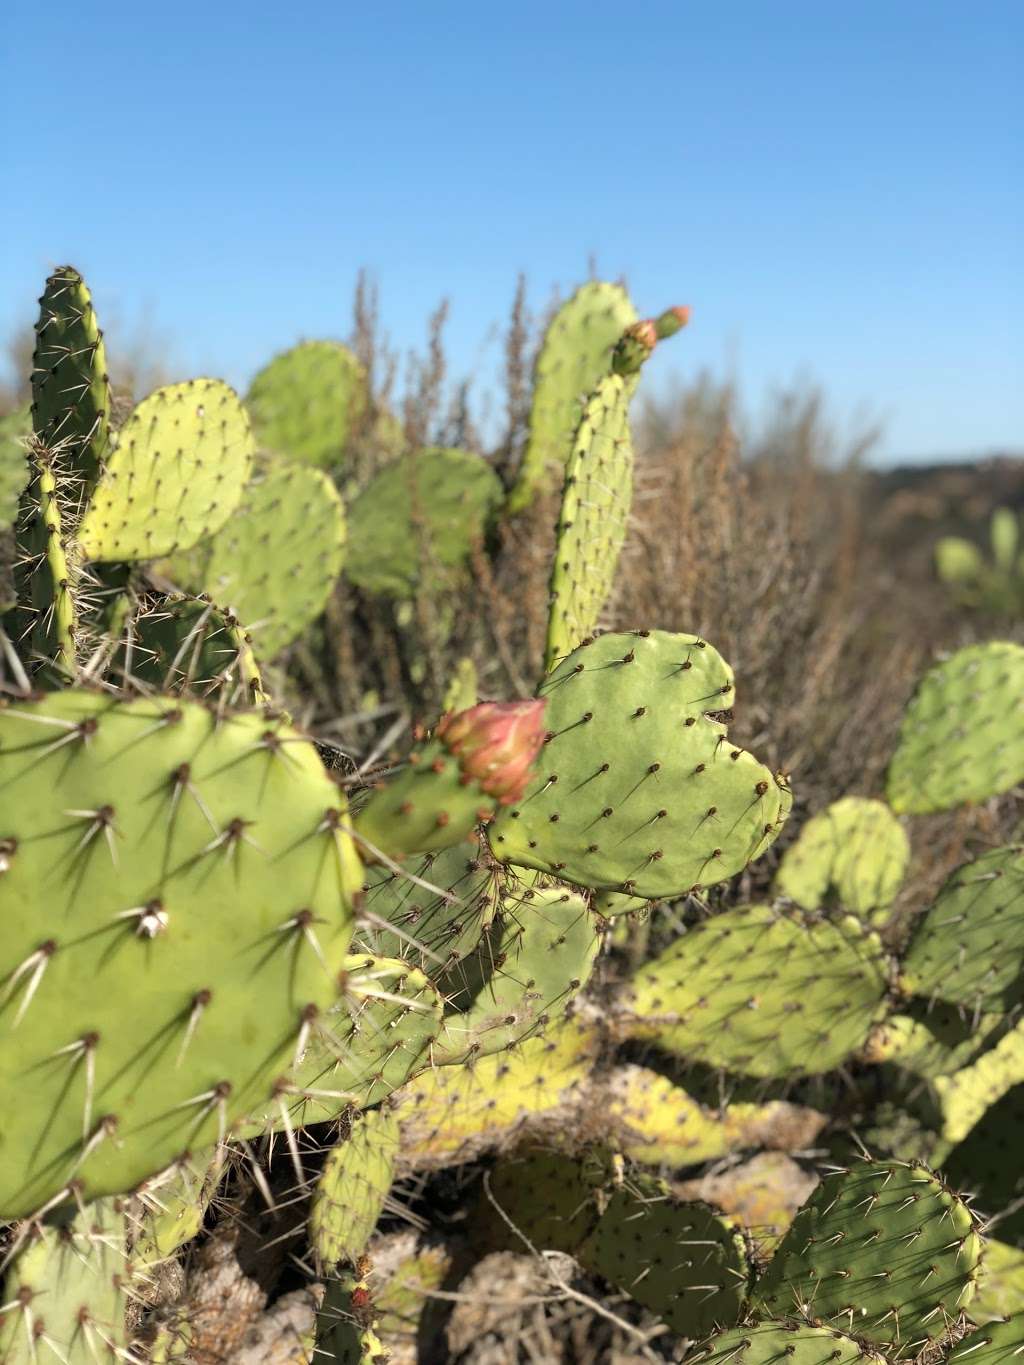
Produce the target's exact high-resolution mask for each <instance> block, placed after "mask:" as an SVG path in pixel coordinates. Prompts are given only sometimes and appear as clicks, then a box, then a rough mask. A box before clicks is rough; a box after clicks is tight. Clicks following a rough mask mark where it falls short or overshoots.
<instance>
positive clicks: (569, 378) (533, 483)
mask: <svg viewBox="0 0 1024 1365" xmlns="http://www.w3.org/2000/svg"><path fill="white" fill-rule="evenodd" d="M636 316H637V315H636V309H635V308H634V307H633V305H632V303H631V302H630V298H629V295H628V294H627V293H626V291H625V289H623V288H622V286H621V285H618V284H605V283H604V282H602V281H600V280H592V281H590V283H589V284H585V285H583V286H582V288H580V289H578V290H577V291H576V293H575V294H573V296H572V298H571V299H569V300H568V301H567V302H566V303H564V304H563V305H562V306H561V308H560V309H559V310H558V312H557V313H556V314H555V316H554V318H553V319H552V320H551V323H550V325H549V327H548V330H547V332H546V334H545V336H544V342H543V345H542V346H541V350H540V353H539V355H538V356H537V364H536V367H535V371H534V384H533V403H532V406H531V408H530V435H529V440H528V442H527V445H526V449H525V451H524V452H523V459H522V464H521V465H520V467H519V474H518V477H517V479H516V483H515V487H514V488H513V490H512V493H511V495H510V497H509V509H510V510H511V511H513V512H521V511H522V510H523V509H524V508H526V507H528V506H529V505H530V503H531V502H532V501H533V499H534V498H535V496H536V495H537V493H538V492H540V491H541V490H543V489H545V488H547V487H548V486H550V485H551V484H555V485H556V486H557V481H558V480H560V479H561V477H562V471H563V470H564V468H565V465H566V462H567V461H568V459H569V454H570V451H571V449H572V438H573V433H574V432H575V430H576V428H577V426H578V425H579V421H580V414H581V412H582V407H583V404H584V402H585V401H586V398H587V395H588V394H589V393H591V392H592V391H593V389H594V387H595V385H596V384H597V382H598V380H600V379H601V378H602V377H603V376H604V375H606V374H608V372H609V371H610V369H611V362H612V351H613V350H614V348H615V344H616V342H617V341H618V340H619V338H620V337H621V335H622V333H623V332H624V331H625V329H626V328H627V327H628V326H629V325H630V323H633V322H635V321H636Z"/></svg>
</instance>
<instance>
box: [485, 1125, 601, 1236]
mask: <svg viewBox="0 0 1024 1365" xmlns="http://www.w3.org/2000/svg"><path fill="white" fill-rule="evenodd" d="M495 1204H497V1206H498V1208H499V1209H501V1210H502V1212H503V1213H505V1214H507V1215H508V1217H509V1218H510V1219H511V1220H512V1222H513V1224H514V1225H515V1228H516V1230H517V1231H513V1229H512V1228H510V1227H509V1226H508V1224H507V1223H506V1222H505V1220H504V1219H502V1218H501V1216H500V1215H499V1214H497V1213H496V1212H495V1208H494V1205H495ZM598 1213H599V1210H598V1204H597V1200H596V1198H595V1188H594V1184H593V1182H592V1181H591V1180H590V1179H588V1172H587V1169H586V1166H585V1165H584V1163H582V1162H580V1161H579V1160H577V1159H576V1158H575V1157H571V1156H564V1155H562V1154H561V1153H560V1152H545V1151H534V1152H528V1153H525V1154H523V1155H520V1156H512V1157H506V1158H504V1159H503V1160H501V1161H499V1162H498V1164H497V1165H496V1166H495V1168H494V1170H493V1171H492V1172H491V1174H490V1178H489V1180H488V1189H487V1193H486V1194H485V1195H483V1196H481V1199H480V1202H479V1205H478V1208H477V1213H476V1221H477V1223H478V1224H479V1237H480V1240H482V1242H483V1245H484V1247H486V1249H487V1250H488V1251H496V1250H506V1251H528V1250H529V1249H530V1248H529V1247H528V1246H527V1244H526V1242H524V1241H523V1237H524V1236H525V1237H526V1238H527V1239H528V1241H529V1243H530V1244H532V1247H533V1249H534V1250H535V1251H565V1252H568V1253H569V1254H570V1255H575V1254H576V1253H577V1252H578V1251H579V1248H580V1247H581V1246H582V1244H583V1242H584V1241H585V1240H586V1238H587V1237H588V1236H589V1235H590V1233H591V1232H592V1231H593V1229H594V1227H595V1226H596V1225H597V1219H598ZM517 1232H518V1233H521V1234H522V1236H519V1235H517Z"/></svg>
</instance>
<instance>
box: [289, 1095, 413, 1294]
mask: <svg viewBox="0 0 1024 1365" xmlns="http://www.w3.org/2000/svg"><path fill="white" fill-rule="evenodd" d="M397 1152H398V1122H397V1120H396V1119H395V1117H394V1115H393V1114H390V1113H389V1112H388V1111H387V1110H386V1109H374V1110H371V1111H370V1112H369V1113H366V1114H362V1115H359V1116H353V1117H352V1119H351V1120H350V1122H349V1124H348V1131H347V1133H345V1135H344V1136H343V1138H342V1140H341V1141H340V1142H338V1143H337V1144H336V1145H335V1146H334V1147H332V1148H331V1150H330V1151H329V1152H328V1154H327V1159H326V1161H325V1162H324V1166H323V1170H322V1171H321V1173H320V1179H319V1180H318V1181H317V1186H316V1190H315V1192H314V1194H313V1203H312V1206H311V1208H310V1213H309V1232H310V1238H311V1240H312V1243H313V1250H314V1251H315V1253H316V1257H317V1260H318V1262H319V1263H320V1264H321V1265H324V1266H327V1267H329V1268H334V1267H336V1266H338V1265H339V1264H340V1263H341V1262H342V1261H354V1260H355V1259H356V1257H358V1256H361V1255H362V1254H363V1252H364V1251H365V1250H366V1244H367V1242H368V1241H369V1240H370V1234H371V1233H372V1232H373V1229H374V1228H375V1227H376V1226H377V1219H378V1218H379V1217H380V1215H381V1211H382V1209H383V1208H384V1200H385V1199H386V1198H387V1193H388V1190H389V1189H390V1188H391V1181H392V1179H393V1177H394V1171H395V1157H396V1155H397Z"/></svg>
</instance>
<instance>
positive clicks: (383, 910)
mask: <svg viewBox="0 0 1024 1365" xmlns="http://www.w3.org/2000/svg"><path fill="white" fill-rule="evenodd" d="M409 874H411V875H409ZM497 893H498V877H497V875H496V873H495V871H494V870H493V869H492V868H491V867H490V866H489V865H488V860H487V858H486V855H485V854H484V852H483V851H482V849H481V847H480V842H479V839H478V838H477V836H476V835H475V834H471V835H470V836H469V838H468V839H463V841H462V842H461V843H459V844H453V845H452V847H451V848H445V849H441V850H440V852H438V853H428V854H427V856H426V857H425V858H423V859H422V860H420V861H419V862H415V863H412V864H411V865H410V866H409V867H408V868H407V869H404V870H400V871H397V872H393V871H392V870H391V869H390V868H388V867H382V866H379V865H378V866H374V867H371V868H368V869H367V876H366V895H365V897H364V899H363V904H362V909H361V912H360V924H359V928H358V930H357V935H358V938H357V941H358V944H359V946H360V947H365V948H366V949H367V950H368V951H369V952H371V953H379V954H381V955H383V956H387V957H395V958H404V959H405V960H406V961H408V962H414V963H415V964H416V965H417V967H419V968H421V969H422V971H424V972H425V973H426V975H427V976H429V977H430V978H431V979H432V980H434V979H437V978H438V977H440V976H441V975H443V974H444V973H446V972H448V971H450V970H452V969H453V968H455V967H456V966H457V964H458V963H459V962H461V961H462V960H463V958H465V957H468V956H469V954H470V953H471V952H472V951H473V950H474V948H475V947H476V946H477V944H478V943H479V942H480V936H481V934H482V933H483V931H484V925H485V923H489V922H490V920H491V918H492V916H493V914H494V907H495V904H496V901H497Z"/></svg>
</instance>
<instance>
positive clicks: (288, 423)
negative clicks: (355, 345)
mask: <svg viewBox="0 0 1024 1365" xmlns="http://www.w3.org/2000/svg"><path fill="white" fill-rule="evenodd" d="M245 401H246V405H247V407H248V409H249V412H250V414H251V416H252V424H253V428H254V430H255V432H256V436H257V438H258V440H259V442H260V445H262V446H263V447H265V448H266V449H267V450H274V451H277V453H278V454H280V455H288V456H290V457H291V458H292V459H293V460H301V461H302V462H303V463H304V464H312V465H323V466H337V465H339V464H340V463H341V461H342V457H343V456H344V453H345V447H346V445H347V444H348V440H349V436H350V435H351V433H352V429H353V427H354V425H355V423H356V422H357V421H358V420H359V417H360V415H361V414H362V411H363V408H364V407H365V405H366V374H365V371H364V370H363V367H362V365H361V364H360V363H359V361H358V360H357V359H356V357H355V356H354V355H353V354H352V352H351V351H350V350H349V349H348V347H347V346H343V345H342V344H341V343H340V342H338V341H304V342H302V343H300V344H299V345H298V346H293V347H292V348H291V350H289V351H283V352H282V353H281V354H280V355H278V356H275V357H274V359H273V360H272V361H271V362H270V364H269V365H266V366H265V367H264V368H263V369H262V370H260V372H259V374H258V375H257V376H256V378H255V379H254V380H253V381H252V384H251V385H250V388H249V392H248V394H247V395H246V399H245Z"/></svg>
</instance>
